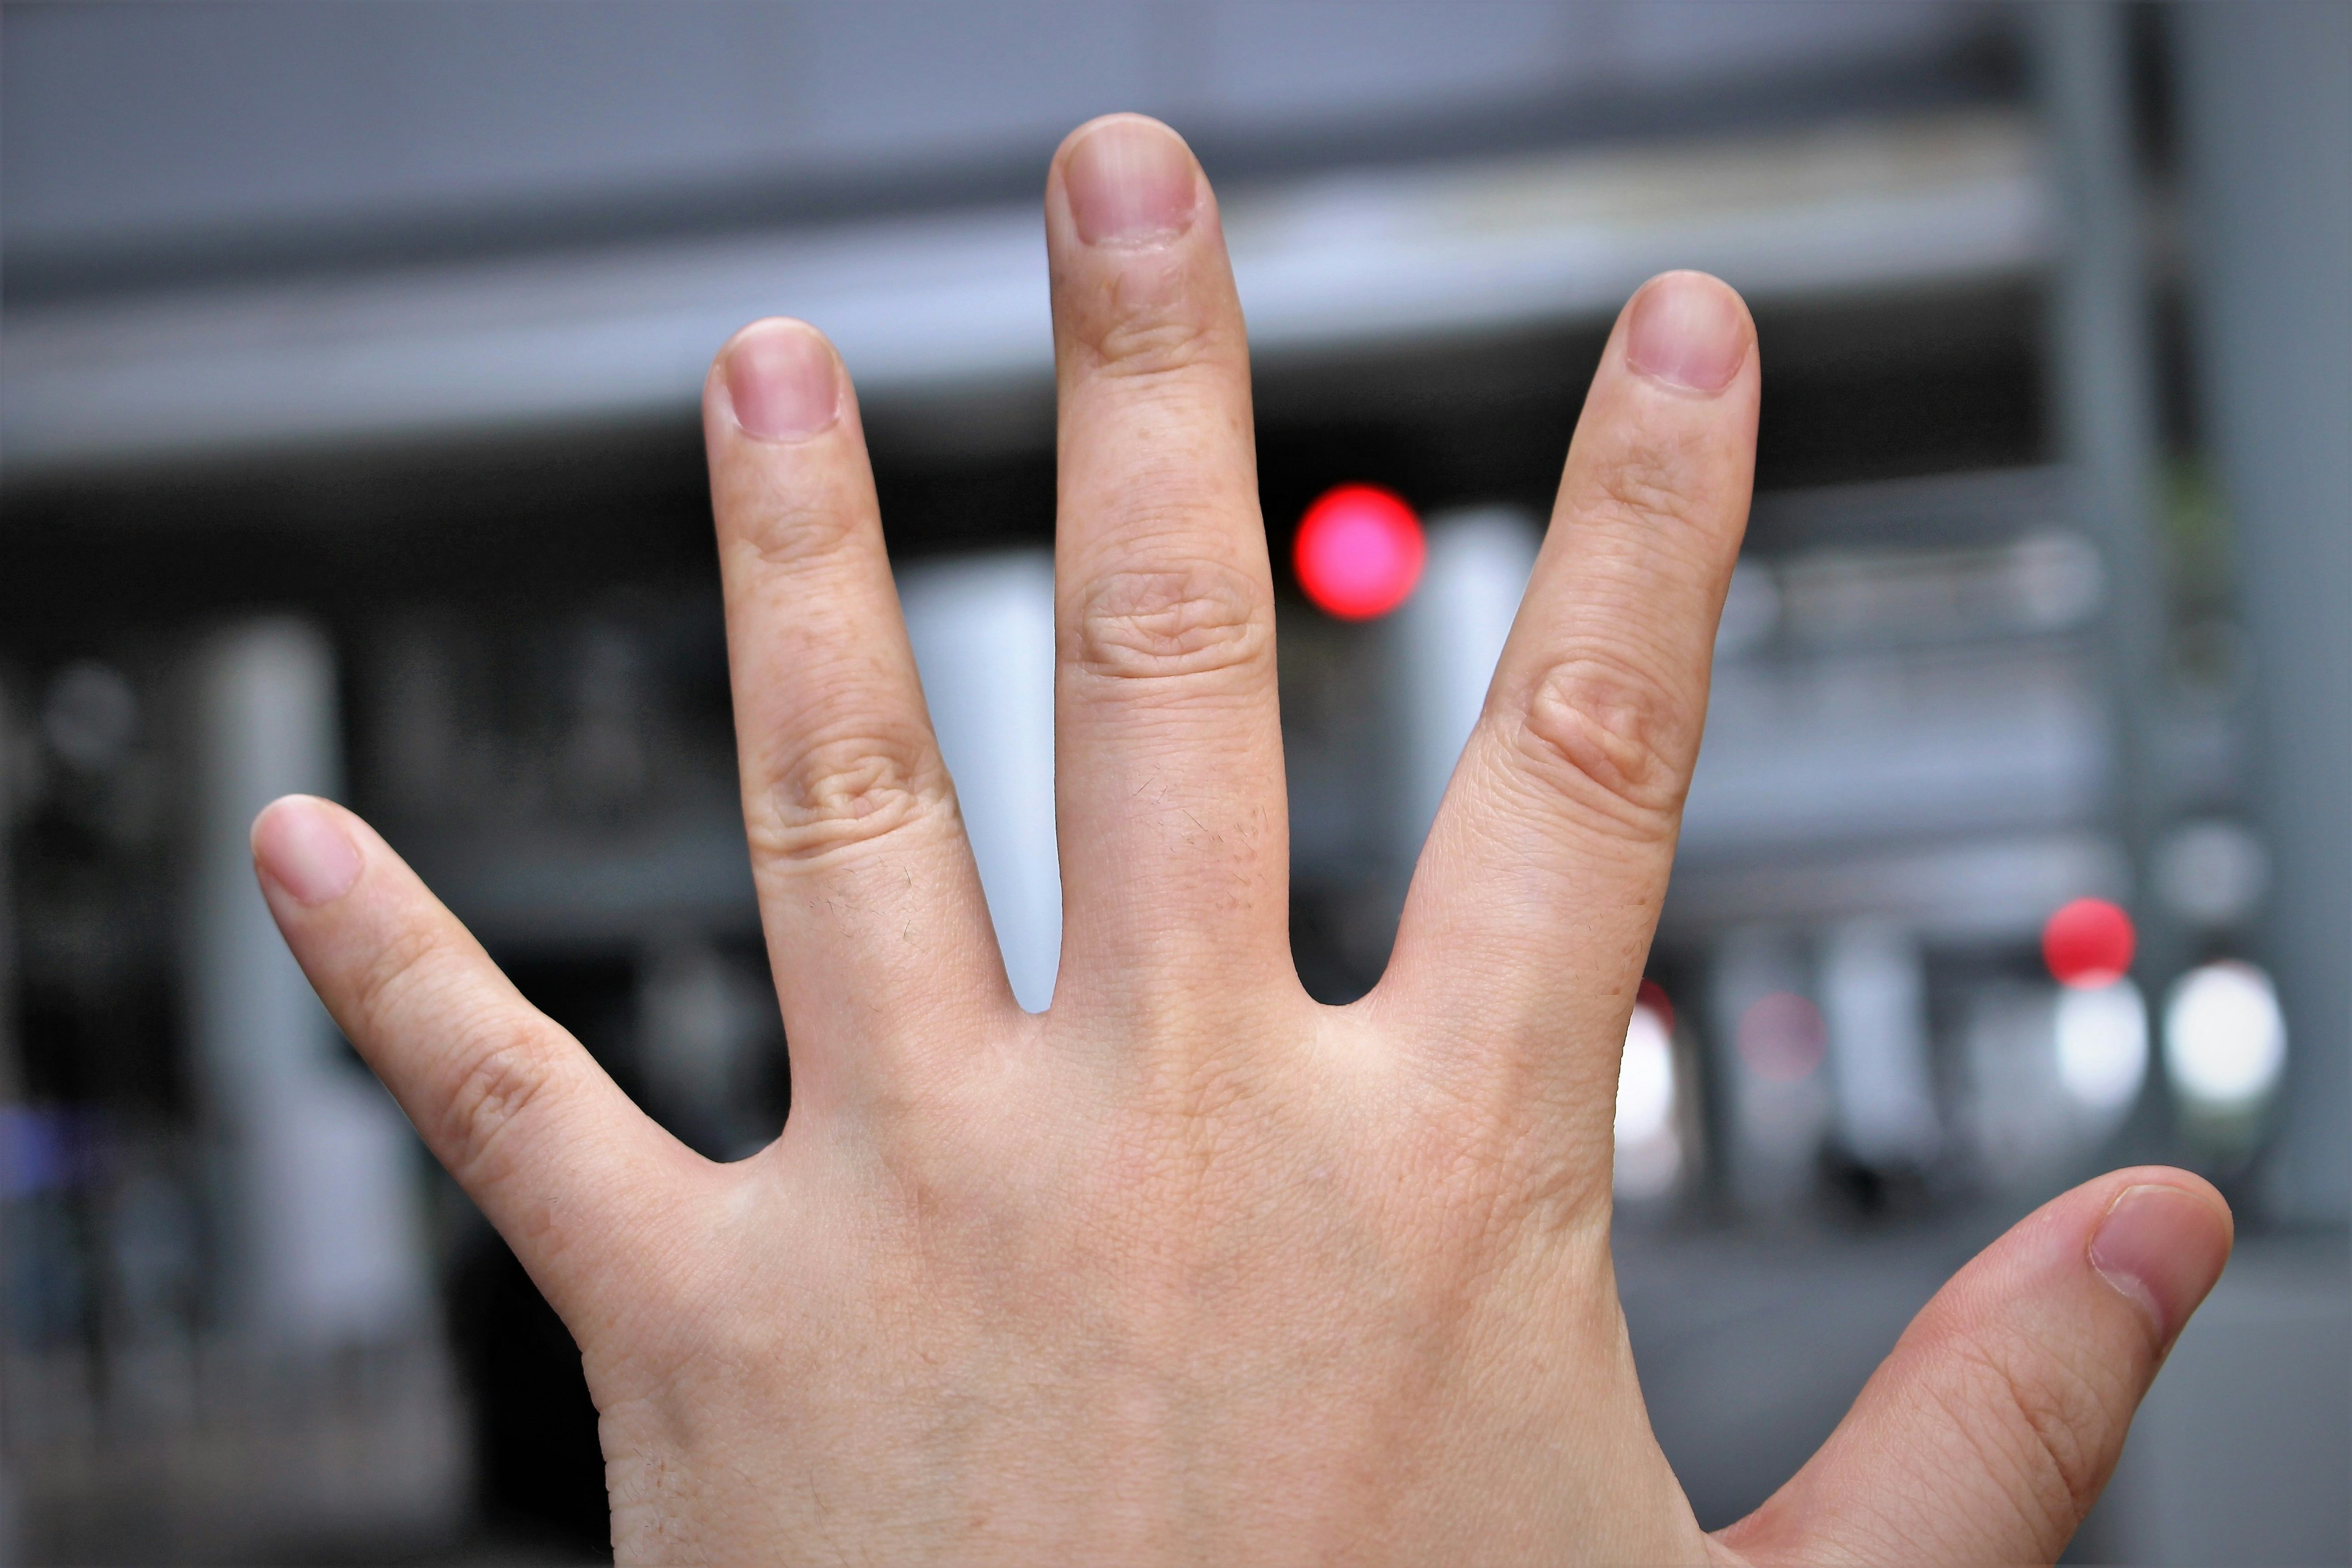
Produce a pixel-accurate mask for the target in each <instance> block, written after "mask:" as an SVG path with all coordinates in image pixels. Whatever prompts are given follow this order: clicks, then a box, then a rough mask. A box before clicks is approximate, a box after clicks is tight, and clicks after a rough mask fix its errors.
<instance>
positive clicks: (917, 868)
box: [703, 321, 1014, 1106]
mask: <svg viewBox="0 0 2352 1568" xmlns="http://www.w3.org/2000/svg"><path fill="white" fill-rule="evenodd" d="M703 427H704V434H705V437H706V438H707V440H708V442H709V449H710V494H711V504H712V509H713V510H714V511H715V513H716V515H717V519H718V525H719V574H720V578H721V581H722V583H723V585H724V589H725V593H726V600H727V648H728V663H729V665H730V668H731V670H732V673H733V679H734V688H735V731H736V742H737V747H738V752H739V759H740V761H739V765H740V772H741V776H742V788H743V819H744V823H745V826H746V827H747V829H748V831H749V835H750V838H751V870H752V876H753V879H754V880H755V881H756V882H757V884H758V887H759V893H760V909H761V918H762V920H763V921H764V922H765V924H766V929H767V937H768V952H769V959H770V963H772V966H773V968H774V970H775V974H776V988H777V992H778V994H779V995H780V997H781V998H782V1004H783V1012H784V1026H785V1036H786V1039H787V1041H788V1043H789V1047H790V1049H791V1053H792V1063H793V1100H794V1102H795V1104H796V1105H801V1106H808V1105H812V1104H819V1103H824V1102H827V1101H830V1100H835V1099H836V1098H838V1097H839V1096H841V1095H843V1094H845V1093H851V1092H855V1090H854V1089H853V1086H854V1085H856V1084H860V1083H863V1084H865V1085H866V1087H867V1088H869V1089H870V1088H871V1087H872V1085H873V1084H874V1083H876V1082H877V1081H879V1080H878V1079H876V1078H875V1077H874V1076H872V1075H875V1074H877V1073H880V1074H887V1073H888V1072H889V1071H891V1070H892V1069H893V1068H894V1067H907V1066H909V1065H911V1060H910V1058H908V1056H907V1055H906V1053H907V1052H908V1050H909V1049H910V1048H911V1047H912V1046H913V1045H914V1043H917V1042H922V1041H927V1040H934V1039H940V1038H952V1037H958V1036H967V1037H968V1036H969V1035H970V1033H971V1027H972V1026H974V1025H975V1024H976V1023H977V1022H979V1021H980V1020H981V1019H982V1018H984V1017H985V1016H988V1015H989V1013H990V1011H991V1009H995V1010H997V1011H999V1012H1010V1011H1013V1010H1014V1005H1013V1000H1012V990H1011V988H1010V987H1009V985H1008V984H1006V982H1005V978H1004V966H1003V963H1001V962H1000V961H999V959H998V957H997V953H996V937H995V933H994V931H993V930H992V928H991V927H990V925H989V923H988V910H987V906H986V904H985V903H984V902H983V900H982V896H981V890H980V877H979V874H978V872H976V871H975V870H974V869H973V868H972V858H971V847H970V846H969V845H967V844H966V843H965V841H964V833H963V824H962V822H961V819H960V818H959V816H957V812H956V805H955V793H954V790H953V788H952V787H951V785H950V784H949V781H948V774H947V769H946V767H945V765H944V764H943V763H941V762H940V750H939V745H938V742H936V741H934V740H933V738H932V735H931V724H930V720H929V717H928V715H927V714H926V712H925V710H924V707H923V693H922V687H921V684H920V682H919V679H918V678H917V676H916V673H915V658H914V655H913V654H912V653H911V652H910V651H908V645H907V630H906V626H905V624H904V623H903V622H902V621H901V620H900V618H899V615H898V594H897V591H896V590H895V589H894V588H893V587H892V586H891V581H890V563H889V561H888V560H887V557H886V556H885V554H884V552H883V548H882V526H881V522H880V520H879V518H878V516H877V512H876V509H875V503H874V478H873V473H872V471H871V469H870V468H868V467H867V464H866V440H865V436H864V434H863V432H862V431H861V430H860V429H859V427H858V423H857V414H856V405H855V403H854V401H853V399H852V397H851V395H850V391H849V385H848V377H847V376H846V375H845V374H843V372H842V368H841V362H840V360H839V359H838V358H837V357H836V356H835V353H834V352H833V346H832V345H831V344H830V343H828V342H825V341H824V337H823V336H821V335H820V334H819V333H818V332H817V331H815V329H814V328H812V327H809V326H807V325H804V324H803V323H802V322H798V321H761V322H758V323H755V324H754V325H752V326H750V327H747V328H745V329H744V330H743V331H741V332H740V333H738V334H737V335H736V336H735V338H734V340H733V341H732V342H730V343H729V344H728V345H727V347H726V348H725V349H724V350H722V351H721V352H720V353H719V360H718V363H716V364H714V365H713V366H712V367H711V373H710V377H709V383H708V384H707V385H706V387H705V390H704V395H703Z"/></svg>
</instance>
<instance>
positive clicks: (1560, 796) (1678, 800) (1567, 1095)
mask: <svg viewBox="0 0 2352 1568" xmlns="http://www.w3.org/2000/svg"><path fill="white" fill-rule="evenodd" d="M1758 391H1759V367H1758V361H1757V353H1756V333H1755V327H1754V324H1753V323H1752V322H1751V321H1749V320H1748V310H1747V307H1746V306H1745V305H1744V304H1742V303H1741V302H1740V300H1739V297H1738V295H1737V294H1735V293H1733V292H1732V291H1731V289H1729V288H1727V286H1725V285H1724V284H1723V283H1721V282H1719V281H1717V279H1713V278H1709V277H1706V276H1705V275H1704V274H1700V273H1695V272H1676V273H1668V274H1666V275H1664V277H1660V278H1656V279H1652V280H1651V281H1650V282H1649V283H1647V284H1645V285H1644V286H1643V288H1642V289H1641V290H1640V291H1639V292H1638V293H1636V294H1635V295H1634V297H1633V300H1632V301H1631V302H1630V303H1629V304H1628V305H1627V306H1626V308H1625V310H1624V312H1623V313H1622V315H1621V316H1620V317H1619V319H1618V322H1617V327H1616V330H1615V331H1614V332H1613V333H1612V334H1611V337H1610V341H1609V346H1608V348H1607V349H1606V350H1605V351H1604V352H1603V353H1602V356H1601V368H1600V370H1599V371H1598V372H1597V373H1596V374H1595V375H1594V378H1593V384H1592V390H1591V394H1590V395H1588V396H1587V398H1586V401H1585V405H1584V414H1583V416H1582V418H1581V419H1580V420H1579V422H1578V425H1577V432H1576V438H1575V440H1574V442H1573V444H1572V445H1571V446H1570V449H1569V456H1568V466H1567V470H1566V472H1565V474H1564V475H1563V477H1562V479H1561V481H1560V489H1559V504H1558V505H1557V507H1556V508H1555V509H1554V511H1553V514H1552V523H1551V529H1550V532H1549V537H1548V538H1547V540H1546V541H1545V544H1544V549H1543V553H1542V555H1541V556H1540V557H1539V558H1538V562H1537V564H1536V571H1535V576H1534V580H1533V581H1532V582H1531V583H1530V584H1529V585H1528V595H1527V598H1526V600H1525V601H1524V602H1523V603H1522V604H1521V605H1520V607H1519V614H1518V618H1517V621H1516V622H1515V623H1514V625H1513V626H1512V629H1511V636H1510V638H1509V641H1508V642H1507V644H1506V645H1505V647H1504V649H1503V656H1502V659H1501V662H1500V665H1499V667H1498V668H1496V673H1495V680H1494V684H1493V686H1492V688H1491V689H1489V691H1488V693H1487V697H1486V710H1485V711H1484V713H1483V714H1482V715H1481V716H1480V718H1479V721H1478V724H1477V727H1476V729H1475V731H1473V732H1472V735H1471V738H1470V742H1469V745H1468V747H1467V748H1466V749H1465V752H1464V753H1463V756H1462V760H1461V762H1460V763H1459V765H1458V766H1457V767H1456V768H1455V770H1454V779H1453V782H1452V784H1450V786H1449V787H1448V788H1447V791H1446V795H1445V800H1444V805H1443V806H1442V807H1441V808H1440V809H1439V812H1438V816H1437V822H1436V825H1435V826H1434V827H1433V828H1432V829H1431V832H1430V837H1429V842H1428V845H1427V846H1426V847H1425V848H1424V849H1423V852H1422V858H1421V863H1420V865H1419V867H1418V868H1417V869H1416V871H1415V873H1414V877H1413V882H1412V891H1411V893H1410V895H1409V896H1408V898H1407V900H1406V904H1405V910H1404V918H1403V922H1402V927H1401V929H1400V931H1399V932H1398V936H1397V947H1396V957H1395V959H1394V961H1393V962H1392V963H1391V972H1390V974H1389V976H1388V977H1387V978H1386V979H1385V980H1383V982H1382V983H1381V990H1380V993H1379V995H1380V996H1381V1002H1380V1004H1379V1005H1381V1006H1383V1007H1390V1006H1396V1007H1402V1008H1403V1009H1405V1010H1406V1011H1407V1013H1408V1014H1410V1015H1413V1016H1419V1017H1421V1019H1422V1020H1423V1025H1424V1027H1423V1029H1421V1030H1418V1031H1416V1032H1417V1033H1420V1034H1422V1035H1423V1037H1432V1036H1433V1037H1436V1038H1438V1039H1440V1040H1441V1041H1446V1040H1450V1041H1452V1042H1453V1043H1454V1047H1455V1048H1457V1049H1460V1050H1464V1051H1466V1052H1469V1053H1471V1054H1473V1055H1475V1056H1479V1057H1485V1056H1486V1055H1487V1054H1488V1053H1491V1052H1494V1051H1497V1050H1500V1051H1505V1052H1509V1053H1512V1055H1513V1057H1514V1063H1515V1065H1516V1066H1517V1067H1519V1068H1525V1069H1526V1070H1527V1071H1528V1072H1530V1073H1532V1074H1533V1075H1534V1076H1535V1078H1536V1079H1538V1081H1540V1082H1543V1083H1545V1084H1547V1085H1549V1086H1550V1087H1551V1088H1553V1089H1556V1090H1557V1091H1558V1093H1557V1094H1555V1095H1547V1096H1545V1097H1544V1098H1546V1099H1548V1100H1558V1101H1559V1103H1562V1104H1565V1105H1568V1106H1570V1107H1572V1108H1573V1110H1572V1112H1571V1114H1572V1116H1573V1117H1574V1118H1575V1120H1576V1121H1577V1125H1578V1129H1579V1130H1580V1131H1588V1132H1591V1133H1592V1134H1594V1135H1595V1139H1596V1147H1598V1148H1599V1149H1600V1150H1601V1161H1602V1168H1603V1169H1604V1170H1605V1169H1606V1149H1607V1143H1606V1130H1607V1128H1608V1126H1609V1121H1610V1116H1611V1107H1612V1102H1613V1100H1614V1095H1613V1093H1612V1089H1613V1086H1614V1084H1615V1082H1616V1070H1617V1053H1618V1049H1619V1047H1620V1046H1621V1044H1622V1040H1623V1038H1624V1031H1625V1022H1626V1019H1627V1018H1628V1017H1629V1016H1631V1012H1632V1008H1633V993H1634V989H1635V987H1636V986H1637V985H1638V984H1640V982H1641V977H1642V967H1643V963H1644V962H1645V960H1646V958H1647V956H1648V952H1649V946H1650V938H1651V935H1652V933H1653V932H1654V930H1655V929H1656V926H1657V920H1658V910H1659V907H1660V905H1661V903H1662V902H1663V901H1664V897H1665V889H1666V875H1667V872H1668V870H1669V869H1670V868H1671V867H1672V865H1673V861H1674V852H1675V837H1676V834H1677V833H1678V831H1679V829H1680V826H1681V821H1682V805H1683V796H1684V794H1685V791H1686V790H1687V789H1688V787H1689V784H1690V775H1691V769H1692V766H1693V764H1694V763H1696V761H1697V758H1698V742H1699V731H1700V728H1701V725H1702V724H1703V722H1704V721H1705V719H1706V689H1707V674H1708V664H1709V660H1710V658H1711V656H1712V652H1713V648H1714V643H1715V629H1716V622H1717V617H1718V616H1720V614H1721V612H1722V609H1723V596H1724V594H1725V592H1726V590H1727V587H1728V585H1729V584H1730V580H1731V569H1732V566H1733V564H1734V563H1735V562H1736V560H1737V558H1738V552H1739V541H1740V536H1741V534H1742V533H1743V532H1744V531H1745V529H1746V526H1747V520H1748V491H1749V488H1750V484H1751V481H1752V479H1753V476H1754V468H1755V452H1756V414H1757V404H1758Z"/></svg>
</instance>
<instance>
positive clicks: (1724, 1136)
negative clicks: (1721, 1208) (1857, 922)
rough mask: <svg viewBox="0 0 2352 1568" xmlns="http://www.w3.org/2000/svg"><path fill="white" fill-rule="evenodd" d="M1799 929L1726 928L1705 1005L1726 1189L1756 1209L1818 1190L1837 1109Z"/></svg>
mask: <svg viewBox="0 0 2352 1568" xmlns="http://www.w3.org/2000/svg"><path fill="white" fill-rule="evenodd" d="M1812 991H1813V975H1812V968H1811V964H1809V963H1807V962H1806V954H1805V951H1804V944H1803V943H1802V942H1801V941H1800V940H1799V939H1798V937H1797V934H1796V933H1795V932H1793V931H1786V930H1783V929H1780V928H1778V927H1772V926H1746V927H1742V928H1740V929H1738V930H1736V931H1727V932H1726V933H1725V934H1724V935H1723V936H1722V937H1721V938H1720V939H1719V940H1718V941H1717V943H1716V947H1715V952H1714V953H1713V954H1712V955H1711V957H1710V959H1709V963H1708V973H1707V1013H1708V1020H1707V1021H1708V1024H1709V1025H1710V1029H1709V1033H1710V1034H1711V1035H1712V1036H1713V1037H1714V1042H1715V1051H1714V1058H1715V1060H1714V1066H1715V1074H1714V1079H1715V1081H1714V1089H1715V1100H1716V1110H1717V1123H1718V1128H1719V1133H1720V1137H1719V1142H1720V1144H1721V1147H1722V1166H1721V1168H1722V1170H1723V1173H1724V1185H1725V1189H1726V1195H1727V1197H1729V1199H1730V1200H1731V1202H1732V1203H1733V1204H1734V1205H1737V1206H1738V1208H1740V1209H1742V1210H1744V1211H1746V1212H1748V1213H1749V1214H1751V1215H1757V1216H1758V1217H1759V1218H1764V1219H1774V1218H1785V1217H1787V1216H1790V1215H1794V1214H1796V1213H1797V1212H1799V1211H1800V1210H1801V1209H1802V1208H1803V1207H1804V1206H1805V1205H1806V1204H1807V1203H1808V1202H1809V1201H1810V1200H1811V1196H1812V1193H1813V1189H1814V1185H1815V1182H1816V1180H1817V1173H1818V1171H1819V1166H1820V1160H1821V1152H1822V1140H1823V1138H1824V1137H1826V1136H1827V1134H1828V1132H1829V1129H1830V1119H1831V1116H1832V1109H1833V1108H1832V1102H1831V1095H1830V1089H1829V1084H1828V1081H1827V1080H1828V1079H1829V1076H1830V1075H1829V1073H1828V1072H1826V1071H1825V1070H1823V1067H1822V1061H1823V1058H1824V1056H1825V1055H1826V1052H1827V1047H1828V1039H1827V1028H1826V1026H1825V1025H1824V1024H1823V1021H1822V1015H1821V1011H1820V1008H1819V1007H1818V1006H1817V1005H1815V1004H1814V1002H1813V1000H1812Z"/></svg>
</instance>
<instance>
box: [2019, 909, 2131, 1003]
mask: <svg viewBox="0 0 2352 1568" xmlns="http://www.w3.org/2000/svg"><path fill="white" fill-rule="evenodd" d="M2138 942H2139V937H2138V933H2137V932H2136V931H2133V930H2132V921H2131V916H2129V915H2127V914H2126V913H2124V911H2123V910H2121V909H2119V908H2118V907H2116V905H2114V904H2111V903H2109V902H2107V900H2105V899H2076V900H2074V902H2073V903H2071V904H2067V905H2065V906H2063V908H2061V909H2060V910H2058V912H2057V913H2055V914H2053V915H2052V916H2051V917H2050V921H2049V923H2048V924H2046V925H2044V926H2043V927H2042V962H2043V963H2047V964H2048V965H2050V973H2051V975H2052V977H2053V979H2055V980H2056V981H2057V982H2058V983H2059V984H2061V985H2073V986H2078V987H2081V988H2083V989H2084V990H2092V989H2095V988H2097V987H2098V986H2102V985H2112V984H2115V983H2116V981H2118V980H2121V979H2122V978H2123V977H2124V976H2125V974H2126V973H2129V972H2130V970H2131V961H2132V950H2133V949H2134V948H2135V947H2136V946H2137V945H2138Z"/></svg>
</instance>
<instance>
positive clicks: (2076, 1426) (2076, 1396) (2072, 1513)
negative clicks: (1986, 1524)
mask: <svg viewBox="0 0 2352 1568" xmlns="http://www.w3.org/2000/svg"><path fill="white" fill-rule="evenodd" d="M2001 1383H2002V1386H2003V1387H2004V1388H2005V1389H2006V1391H2007V1393H2008V1397H2009V1401H2010V1405H2011V1408H2012V1409H2013V1410H2014V1411H2015V1413H2016V1417H2017V1421H2018V1423H2019V1426H2020V1429H2021V1431H2022V1432H2023V1433H2024V1434H2025V1436H2026V1438H2027V1442H2028V1447H2027V1453H2026V1459H2027V1463H2028V1465H2029V1466H2030V1467H2031V1469H2032V1477H2031V1480H2030V1484H2031V1485H2032V1489H2033V1491H2034V1493H2035V1495H2036V1496H2037V1497H2039V1498H2041V1499H2042V1500H2043V1502H2044V1504H2045V1506H2046V1507H2047V1508H2048V1509H2049V1511H2050V1513H2051V1514H2052V1516H2053V1518H2057V1519H2061V1520H2063V1521H2072V1520H2074V1519H2077V1518H2080V1517H2081V1516H2082V1514H2083V1513H2084V1512H2086V1511H2088V1510H2089V1509H2090V1506H2091V1504H2092V1502H2093V1501H2094V1500H2095V1499H2096V1497H2097V1495H2098V1491H2099V1489H2100V1486H2101V1485H2102V1484H2103V1483H2104V1482H2105V1479H2106V1478H2105V1473H2104V1467H2103V1466H2102V1465H2101V1464H2100V1462H2099V1458H2100V1456H2099V1448H2098V1446H2097V1444H2096V1443H2095V1441H2094V1440H2093V1438H2092V1436H2091V1434H2093V1433H2094V1432H2095V1430H2097V1428H2098V1427H2099V1426H2101V1425H2102V1421H2101V1416H2102V1411H2101V1409H2100V1407H2099V1402H2098V1400H2097V1399H2096V1397H2095V1395H2094V1394H2092V1391H2091V1390H2090V1389H2089V1388H2088V1387H2086V1386H2085V1385H2084V1384H2083V1383H2082V1382H2081V1381H2080V1380H2079V1379H2076V1378H2074V1377H2073V1376H2071V1375H2067V1374H2065V1373H2055V1374H2054V1375H2053V1374H2051V1373H2049V1372H2045V1373H2044V1375H2042V1376H2020V1375H2018V1374H2017V1373H2015V1372H2013V1371H2011V1370H2009V1369H2003V1373H2002V1378H2001Z"/></svg>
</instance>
